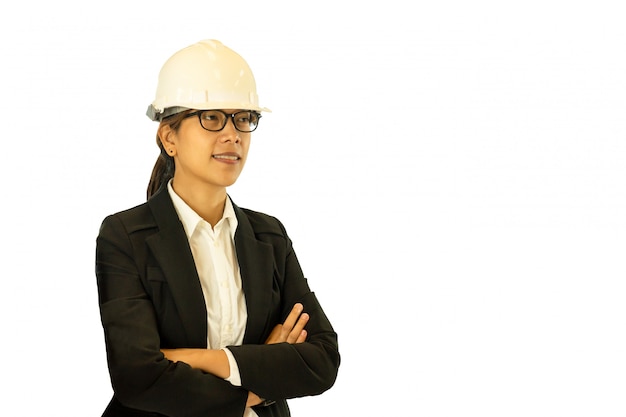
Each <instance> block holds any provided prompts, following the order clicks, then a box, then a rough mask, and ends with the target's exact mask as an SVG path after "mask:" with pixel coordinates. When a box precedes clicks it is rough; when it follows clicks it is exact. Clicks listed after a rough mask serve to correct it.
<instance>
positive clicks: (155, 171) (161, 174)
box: [147, 110, 191, 199]
mask: <svg viewBox="0 0 626 417" xmlns="http://www.w3.org/2000/svg"><path fill="white" fill-rule="evenodd" d="M190 111H191V110H186V111H182V112H180V113H175V114H173V115H171V116H167V117H166V118H165V119H163V120H161V125H160V126H159V129H158V131H157V136H156V143H157V146H158V147H159V150H160V151H161V152H160V154H159V157H158V158H157V160H156V162H155V164H154V168H152V175H150V182H149V183H148V190H147V197H148V199H150V197H152V196H153V195H154V194H156V193H157V192H158V191H159V190H160V189H161V188H163V187H165V186H166V185H167V182H168V181H169V180H170V179H172V178H174V171H175V168H176V166H175V165H174V158H173V157H172V156H169V155H168V154H167V152H166V151H165V148H164V147H163V144H162V143H161V138H160V136H159V134H160V132H161V127H162V126H163V125H169V126H170V129H172V130H173V131H177V130H178V128H179V127H180V123H181V122H182V121H183V120H184V119H185V116H186V115H187V113H189V112H190Z"/></svg>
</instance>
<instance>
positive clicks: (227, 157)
mask: <svg viewBox="0 0 626 417" xmlns="http://www.w3.org/2000/svg"><path fill="white" fill-rule="evenodd" d="M211 156H212V157H213V159H217V160H218V161H222V162H237V161H239V160H240V159H241V157H240V156H239V155H237V154H236V153H220V154H215V155H211Z"/></svg>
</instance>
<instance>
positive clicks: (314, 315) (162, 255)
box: [96, 187, 339, 417]
mask: <svg viewBox="0 0 626 417" xmlns="http://www.w3.org/2000/svg"><path fill="white" fill-rule="evenodd" d="M233 206H234V209H235V214H236V216H237V220H238V227H237V231H236V233H235V237H234V240H235V247H236V252H237V259H238V261H239V266H240V271H241V279H242V286H243V291H244V294H245V299H246V305H247V311H248V322H247V325H246V332H245V336H244V342H243V345H242V346H230V347H229V349H230V350H231V352H232V353H233V356H234V357H235V359H236V360H237V364H238V366H239V370H240V374H241V381H242V387H235V386H233V385H231V384H230V383H229V382H226V381H224V380H222V379H220V378H217V377H215V376H213V375H211V374H206V373H203V372H202V371H200V370H198V369H193V368H191V367H189V366H188V365H187V364H185V363H182V362H178V363H172V362H170V361H168V360H167V359H165V357H164V356H163V355H162V354H161V352H160V349H161V348H180V347H194V348H206V347H207V320H206V306H205V302H204V298H203V295H202V290H201V286H200V280H199V278H198V275H197V272H196V268H195V264H194V260H193V256H192V253H191V249H190V247H189V243H188V240H187V236H186V235H185V232H184V229H183V226H182V223H181V222H180V220H179V218H178V216H177V214H176V211H175V209H174V206H173V203H172V201H171V199H170V197H169V194H168V192H167V189H166V188H165V187H164V188H163V189H162V190H161V191H159V192H158V193H157V194H155V195H154V196H153V197H152V198H151V199H150V200H148V202H147V203H144V204H142V205H139V206H137V207H135V208H132V209H129V210H126V211H123V212H120V213H117V214H114V215H111V216H108V217H107V218H106V219H104V221H103V223H102V226H101V228H100V233H99V235H98V238H97V245H96V276H97V280H98V294H99V303H100V313H101V319H102V325H103V328H104V333H105V341H106V349H107V360H108V365H109V372H110V376H111V382H112V386H113V391H114V396H113V399H112V400H111V403H110V404H109V406H108V407H107V409H106V410H105V412H104V414H103V416H106V417H112V416H116V417H117V416H120V417H121V416H146V415H166V416H172V417H173V416H184V417H196V416H197V417H211V416H216V417H217V416H219V417H231V416H232V417H241V416H242V415H243V411H244V407H245V402H246V398H247V392H248V391H252V392H254V393H256V394H258V395H259V396H261V397H262V398H266V399H270V400H275V401H276V402H275V403H274V404H273V405H269V406H265V407H256V408H255V411H256V412H257V414H259V415H260V416H261V417H266V416H288V415H289V409H288V407H287V404H286V401H285V399H287V398H294V397H301V396H307V395H316V394H320V393H322V392H324V391H325V390H327V389H329V388H330V387H331V386H332V385H333V384H334V382H335V379H336V377H337V371H338V367H339V351H338V345H337V335H336V333H335V331H334V330H333V328H332V326H331V324H330V322H329V321H328V319H327V317H326V315H325V314H324V312H323V310H322V308H321V307H320V305H319V303H318V301H317V299H316V297H315V295H314V293H313V292H311V290H310V289H309V286H308V284H307V280H306V279H305V278H304V276H303V274H302V271H301V269H300V265H299V263H298V260H297V258H296V255H295V253H294V251H293V249H292V245H291V240H290V239H289V237H288V236H287V234H286V232H285V229H284V228H283V226H282V224H281V223H280V222H279V221H278V220H277V219H275V218H273V217H271V216H268V215H265V214H262V213H258V212H254V211H251V210H246V209H241V208H239V207H237V206H236V205H234V204H233ZM296 302H301V303H302V304H303V305H304V308H305V310H304V311H306V312H307V313H309V315H310V320H309V322H308V323H307V327H306V329H307V332H308V337H307V341H306V342H305V343H301V344H293V345H291V344H288V343H280V344H274V345H264V344H263V343H264V341H265V339H266V338H267V337H268V335H269V333H270V332H271V330H272V328H273V327H274V326H275V325H276V324H278V323H282V321H283V320H284V319H285V318H286V316H287V314H288V313H289V311H290V310H291V308H292V307H293V305H294V304H295V303H296Z"/></svg>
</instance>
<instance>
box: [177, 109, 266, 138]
mask: <svg viewBox="0 0 626 417" xmlns="http://www.w3.org/2000/svg"><path fill="white" fill-rule="evenodd" d="M206 111H217V112H220V113H222V114H223V115H224V124H223V125H222V127H221V128H219V129H217V130H211V129H207V128H206V127H204V125H203V124H202V117H201V116H202V113H204V112H206ZM241 113H254V114H255V115H256V118H257V122H256V126H254V129H252V130H241V129H239V128H238V127H237V123H235V116H237V115H238V114H241ZM196 115H197V116H198V122H200V126H202V128H203V129H204V130H207V131H209V132H220V131H222V130H224V128H225V127H226V124H227V123H228V120H229V119H230V120H232V122H233V126H235V129H236V130H237V131H238V132H242V133H252V132H254V131H255V130H256V128H257V127H259V120H261V113H259V112H256V111H254V110H242V111H238V112H236V113H226V112H225V111H222V110H217V109H211V110H196V111H193V112H191V113H187V114H186V115H185V117H183V119H186V118H188V117H193V116H196Z"/></svg>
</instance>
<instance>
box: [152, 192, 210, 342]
mask: <svg viewBox="0 0 626 417" xmlns="http://www.w3.org/2000/svg"><path fill="white" fill-rule="evenodd" d="M148 205H149V206H150V209H151V210H152V214H153V216H154V218H155V220H156V223H157V226H158V228H159V232H158V233H155V234H154V235H152V236H150V237H149V238H148V239H146V243H147V244H148V247H149V248H150V250H151V251H152V253H153V255H154V258H155V259H156V260H157V262H158V263H159V266H160V267H161V269H162V270H163V274H164V275H165V279H166V280H167V283H168V286H169V288H170V290H171V292H172V296H173V298H174V302H175V304H176V310H177V311H178V314H179V315H180V319H181V322H182V323H183V327H184V329H185V333H186V334H187V338H188V343H189V347H206V342H207V320H206V317H207V313H206V305H205V303H204V297H203V295H202V287H201V285H200V279H199V278H198V272H197V271H196V266H195V263H194V260H193V255H192V253H191V249H190V247H189V241H188V240H187V236H186V235H185V230H184V229H183V225H182V223H181V222H180V220H179V218H178V214H177V213H176V210H175V209H174V204H173V203H172V200H171V199H170V197H169V194H168V193H167V188H165V187H164V188H163V189H162V190H161V191H159V192H158V193H157V194H155V196H154V197H153V198H151V199H150V200H149V201H148Z"/></svg>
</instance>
